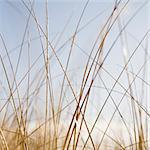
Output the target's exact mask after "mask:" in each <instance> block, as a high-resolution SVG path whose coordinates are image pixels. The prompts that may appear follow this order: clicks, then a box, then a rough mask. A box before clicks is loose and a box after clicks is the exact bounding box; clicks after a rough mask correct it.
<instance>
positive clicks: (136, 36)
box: [0, 0, 150, 126]
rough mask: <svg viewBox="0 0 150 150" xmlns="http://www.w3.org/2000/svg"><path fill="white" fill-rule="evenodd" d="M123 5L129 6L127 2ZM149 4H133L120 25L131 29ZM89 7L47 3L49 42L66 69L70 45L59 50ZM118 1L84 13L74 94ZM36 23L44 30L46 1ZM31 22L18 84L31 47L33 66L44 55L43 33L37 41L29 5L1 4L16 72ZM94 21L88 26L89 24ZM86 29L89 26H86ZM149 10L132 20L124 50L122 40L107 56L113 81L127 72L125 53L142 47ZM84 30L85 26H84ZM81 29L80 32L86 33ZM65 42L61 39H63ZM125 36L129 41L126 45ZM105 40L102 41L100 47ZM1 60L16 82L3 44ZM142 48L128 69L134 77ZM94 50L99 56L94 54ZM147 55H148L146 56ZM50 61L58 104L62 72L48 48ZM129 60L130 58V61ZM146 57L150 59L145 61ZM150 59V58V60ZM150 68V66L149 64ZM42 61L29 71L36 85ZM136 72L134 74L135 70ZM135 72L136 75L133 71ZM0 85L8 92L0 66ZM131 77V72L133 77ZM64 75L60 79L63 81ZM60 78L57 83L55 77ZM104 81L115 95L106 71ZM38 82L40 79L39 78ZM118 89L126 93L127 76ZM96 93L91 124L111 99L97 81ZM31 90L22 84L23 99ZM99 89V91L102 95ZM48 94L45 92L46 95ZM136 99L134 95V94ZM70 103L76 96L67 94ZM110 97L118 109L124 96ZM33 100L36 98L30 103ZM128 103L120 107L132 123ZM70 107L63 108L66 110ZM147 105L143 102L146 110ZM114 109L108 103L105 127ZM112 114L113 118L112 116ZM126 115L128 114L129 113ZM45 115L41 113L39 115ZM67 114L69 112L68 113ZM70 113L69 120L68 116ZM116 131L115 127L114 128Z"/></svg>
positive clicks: (94, 4)
mask: <svg viewBox="0 0 150 150" xmlns="http://www.w3.org/2000/svg"><path fill="white" fill-rule="evenodd" d="M124 2H125V1H124ZM124 2H123V3H121V5H122V6H123V5H124ZM145 2H146V1H143V0H135V1H132V2H129V4H128V6H127V8H126V9H125V10H124V12H123V13H122V14H121V16H120V18H119V20H120V22H121V24H122V26H123V25H125V24H126V23H128V20H130V18H131V17H132V16H133V14H134V13H135V12H136V11H137V10H138V9H139V8H140V7H141V6H142V5H143V4H144V3H145ZM25 3H26V4H27V6H29V7H30V5H29V3H28V1H27V0H26V1H25ZM85 3H86V1H85V0H83V1H81V0H77V1H75V0H56V1H54V0H49V1H48V30H49V33H48V35H49V41H51V43H52V45H53V46H54V47H55V48H56V50H58V53H57V54H58V57H59V59H60V60H61V62H62V64H63V65H65V64H66V61H67V57H68V53H69V49H70V46H71V42H68V43H67V44H66V45H65V46H64V47H63V48H61V46H62V45H63V43H65V41H66V40H67V39H68V38H69V37H71V36H72V35H73V33H74V32H75V30H76V26H77V23H78V21H79V18H80V16H81V13H82V10H83V8H84V6H85ZM114 3H115V1H113V0H105V1H104V0H99V1H98V0H91V1H90V2H89V4H88V6H87V8H86V9H85V12H84V14H83V17H82V19H81V22H80V24H79V30H80V29H81V31H80V32H79V33H78V34H77V36H76V40H75V45H74V47H73V51H72V55H71V61H70V63H69V68H68V70H71V71H70V72H68V76H69V78H70V80H71V83H72V85H73V87H74V89H75V91H76V92H77V93H78V92H79V88H78V87H79V85H80V84H81V79H82V75H83V71H84V67H85V64H86V62H87V59H88V56H87V55H88V54H89V53H90V51H91V48H92V46H93V43H94V41H95V40H96V37H97V35H98V33H99V32H100V30H101V29H102V27H103V25H104V24H105V22H106V20H107V18H108V17H109V16H110V14H111V12H112V10H113V6H114ZM33 8H34V11H35V14H36V17H37V20H38V22H39V24H40V25H41V27H42V28H43V29H44V30H45V3H44V2H43V1H42V0H37V1H35V4H34V6H33ZM93 18H94V19H93ZM28 19H29V23H28V27H27V33H26V35H25V39H24V43H25V44H24V45H23V47H22V54H21V59H20V62H19V68H18V71H17V76H16V78H17V81H18V82H19V81H20V80H21V79H22V77H23V76H24V74H25V73H26V72H27V71H28V59H29V58H28V46H29V45H28V43H30V48H29V53H30V63H31V64H33V63H34V61H35V60H36V59H37V58H38V57H39V56H40V55H41V52H42V48H41V44H40V38H39V36H41V39H42V41H43V42H44V36H43V34H42V33H41V32H40V34H41V35H39V33H38V30H37V26H36V23H35V20H34V19H33V17H32V16H30V17H29V12H28V10H27V8H26V7H25V5H24V4H23V3H22V1H21V0H0V34H1V35H2V37H3V39H4V41H5V44H6V46H7V49H8V51H9V54H10V58H11V61H12V64H13V66H14V69H15V68H16V65H17V61H18V56H19V51H20V47H21V43H22V39H23V36H24V31H25V28H26V26H27V20H28ZM91 19H93V20H92V21H91V22H90V23H89V21H90V20H91ZM87 23H88V25H86V24H87ZM149 23H150V22H149V4H147V5H146V6H145V7H143V8H142V9H140V11H138V13H137V14H136V16H135V17H134V18H133V20H132V21H131V22H130V23H129V24H128V25H127V27H126V29H125V32H123V44H121V40H122V39H121V38H119V39H118V40H117V42H116V44H115V45H114V46H113V48H112V50H111V52H110V54H109V56H108V57H107V59H106V61H105V63H104V67H105V69H106V70H108V71H109V72H110V74H111V75H113V76H114V77H116V78H117V77H118V76H119V74H120V72H121V70H122V68H123V66H124V57H123V53H126V52H124V51H128V52H129V53H128V54H129V56H130V55H131V54H132V53H133V51H134V50H135V48H136V47H137V46H138V43H139V41H140V40H141V39H142V37H143V36H144V35H145V33H146V32H147V30H148V29H149V28H150V24H149ZM85 25H86V26H85ZM84 26H85V28H84V29H82V27H84ZM119 31H120V30H119V21H117V22H116V23H115V24H114V26H113V28H112V30H111V31H110V33H109V35H108V37H107V39H106V42H105V45H104V54H103V55H104V56H105V55H106V54H107V52H108V50H109V49H110V48H111V46H112V44H113V42H114V40H115V39H116V38H117V36H118V34H119ZM61 33H63V34H62V36H60V34H61ZM125 36H126V39H125ZM100 41H101V39H99V42H100ZM147 41H148V43H149V39H148V38H147ZM142 45H143V47H145V45H146V40H144V42H143V43H142ZM0 47H1V48H0V55H1V56H2V58H3V60H4V62H5V64H6V68H7V71H8V74H9V78H10V80H11V81H12V79H13V77H12V72H11V67H10V64H9V63H8V58H7V57H6V51H5V48H4V45H3V43H2V41H1V40H0ZM97 47H98V44H97V45H96V48H97ZM143 47H141V46H140V47H139V48H138V50H137V52H136V53H135V55H134V57H133V58H132V59H131V64H130V67H129V70H130V71H133V72H134V73H137V72H138V70H139V69H140V67H141V66H142V65H143V63H144V54H145V52H144V50H143ZM96 48H95V50H96ZM148 51H149V50H148ZM49 55H50V56H51V55H52V59H50V62H51V70H52V78H53V86H54V93H56V95H55V97H56V98H55V100H56V104H57V98H58V97H59V94H58V95H57V93H59V92H60V89H59V86H60V82H61V81H62V77H63V76H62V70H61V68H60V66H59V64H58V62H57V60H56V58H55V56H54V55H53V52H52V50H51V48H50V47H49ZM129 56H127V57H128V58H129ZM147 56H148V55H147ZM148 57H149V56H148ZM148 64H149V62H148ZM43 65H44V61H43V57H42V56H41V57H40V58H39V60H38V61H37V62H36V65H34V67H33V68H32V69H31V77H30V78H31V79H34V78H35V77H36V76H37V72H38V71H39V69H40V68H41V67H43ZM132 66H133V68H132ZM132 69H133V70H132ZM0 72H1V76H0V82H1V84H2V85H3V86H4V87H5V88H6V89H8V85H7V81H6V77H5V75H4V71H3V68H2V66H1V65H0ZM130 74H131V72H130ZM59 75H61V76H59ZM148 75H149V72H148V71H147V82H148V81H149V80H150V79H149V77H148ZM57 76H58V77H57ZM101 77H102V79H103V80H104V81H105V84H106V86H107V87H108V88H109V89H111V87H112V86H113V84H114V80H113V79H112V78H111V77H110V76H109V75H108V74H107V73H106V72H104V71H101ZM139 77H141V78H142V72H141V73H140V74H139ZM37 78H40V77H37ZM119 81H120V83H121V84H123V85H124V86H125V87H128V82H127V76H126V73H124V74H123V75H122V77H121V78H120V80H119ZM141 83H142V82H141V81H140V79H137V80H136V86H137V95H138V97H140V94H141ZM149 83H150V82H149ZM35 85H36V83H35V84H33V86H32V87H31V91H32V90H34V87H35ZM65 86H66V87H67V86H68V83H67V82H65ZM94 86H95V88H93V89H92V94H91V97H90V102H89V108H88V111H87V112H88V113H87V116H88V117H89V118H90V120H91V122H92V121H93V120H94V119H95V116H96V115H97V113H98V110H99V108H100V107H101V106H102V104H103V102H104V100H105V98H106V97H107V96H108V93H107V91H106V90H104V89H103V88H100V87H103V84H102V82H101V81H99V80H96V81H95V82H94ZM26 88H27V78H26V79H25V80H23V82H22V84H21V85H20V89H19V90H20V93H21V96H23V95H24V94H25V90H24V89H26ZM148 88H149V87H147V85H145V89H148ZM100 89H101V90H100ZM114 89H115V90H116V91H120V92H121V93H122V92H124V90H123V89H122V88H121V87H120V86H119V85H116V87H115V88H114ZM43 90H44V89H43ZM43 90H41V93H40V94H39V97H38V98H37V99H39V100H40V102H38V103H40V105H41V107H43V108H44V100H43ZM135 95H136V93H135ZM7 96H8V93H5V92H4V91H3V89H2V88H1V89H0V97H1V99H5V98H7ZM144 96H145V97H146V96H147V97H149V94H147V93H145V95H144ZM66 97H67V99H68V101H71V100H72V98H73V95H72V94H71V91H70V90H68V92H67V95H66ZM112 97H114V98H115V101H116V103H119V101H120V99H121V97H122V94H119V93H116V92H113V93H112ZM32 99H33V100H34V97H33V98H32ZM126 99H128V98H126V97H125V98H124V101H123V102H122V104H121V106H120V107H121V108H120V109H121V111H122V112H123V114H124V116H125V118H128V117H129V113H128V112H129V109H128V108H127V107H128V100H126ZM1 103H2V104H4V101H3V100H2V101H1ZM67 103H68V102H67V101H66V102H64V105H65V104H67ZM144 104H145V102H143V105H144ZM74 105H75V103H74V104H73V105H72V107H71V108H70V112H69V113H70V114H71V113H72V110H73V109H74V107H73V106H74ZM114 109H115V107H114V104H113V103H112V101H111V99H110V98H109V101H108V104H107V105H106V108H105V109H104V111H103V113H102V116H103V117H102V118H101V119H103V118H105V120H106V121H104V122H103V123H102V126H104V125H103V124H105V123H107V122H108V121H107V118H108V120H109V118H110V116H111V114H112V113H113V111H114ZM108 110H109V112H110V113H108ZM127 110H128V111H127ZM40 111H41V112H42V110H40ZM65 113H66V112H65ZM69 113H68V114H69ZM116 120H117V121H118V120H119V119H118V115H116ZM113 126H115V125H113Z"/></svg>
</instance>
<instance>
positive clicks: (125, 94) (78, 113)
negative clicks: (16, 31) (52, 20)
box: [0, 0, 150, 150]
mask: <svg viewBox="0 0 150 150" xmlns="http://www.w3.org/2000/svg"><path fill="white" fill-rule="evenodd" d="M21 3H22V4H23V6H24V7H25V8H26V10H27V11H28V13H29V16H28V19H27V22H26V26H25V30H24V36H23V38H22V43H21V45H20V46H19V48H20V49H19V57H18V59H17V65H16V66H13V62H12V58H11V56H10V55H11V53H12V51H9V49H8V47H7V42H5V40H4V38H3V35H2V34H1V35H0V38H1V43H2V45H3V49H4V50H5V54H6V55H5V56H2V55H1V54H0V63H1V71H2V74H4V77H5V83H6V84H7V87H8V88H5V86H6V85H3V84H1V88H2V90H3V91H4V92H5V93H6V95H7V97H6V99H5V100H4V103H3V104H2V105H1V107H0V112H1V116H0V119H1V120H0V147H1V149H6V150H9V149H10V150H16V149H18V150H19V149H20V150H22V149H29V150H30V149H45V150H46V149H50V150H51V149H53V150H54V149H63V150H65V149H73V150H75V149H95V150H96V149H106V150H109V149H114V150H120V149H122V150H126V149H133V150H134V149H135V150H148V149H149V148H150V147H149V134H148V132H149V125H148V124H149V117H150V114H149V111H148V107H147V105H148V102H147V101H148V99H147V97H146V96H145V95H146V94H145V93H146V92H148V91H147V89H148V87H149V83H148V81H147V68H148V65H147V64H148V61H149V53H148V42H147V43H146V46H143V43H144V41H146V39H148V38H147V37H148V34H149V30H147V31H146V32H145V33H144V36H141V39H140V40H137V39H136V37H134V35H132V34H130V37H132V39H134V40H135V43H134V45H135V47H134V49H133V50H132V51H130V49H128V38H127V31H126V28H127V27H128V25H129V24H130V22H131V21H132V20H133V19H134V18H135V16H136V15H137V14H138V13H139V12H140V11H141V10H142V9H143V8H144V7H145V6H146V5H148V1H146V2H144V4H143V5H141V6H140V7H139V8H138V9H137V10H136V11H135V13H134V14H133V15H132V16H129V18H128V21H127V22H123V20H122V18H121V15H122V13H123V12H124V11H125V9H126V7H127V6H128V5H130V0H128V1H125V2H122V1H121V0H120V1H114V3H113V6H112V8H111V10H112V11H111V13H110V15H109V17H108V18H105V20H103V22H104V24H103V26H101V29H100V31H97V37H96V38H95V41H94V43H93V46H92V48H91V49H90V53H88V52H87V51H86V50H84V49H82V48H81V47H80V45H78V43H77V42H76V41H77V38H79V37H78V34H79V33H80V32H81V31H82V30H84V29H85V28H86V26H88V25H89V24H90V23H91V22H93V21H94V20H95V19H96V18H97V17H98V15H96V17H93V18H92V19H90V20H89V21H88V22H87V23H86V24H85V25H84V26H82V27H81V22H82V19H83V17H84V15H85V14H86V11H88V9H87V7H88V5H90V2H89V1H87V2H85V5H84V7H83V9H82V12H81V14H80V17H79V19H78V22H77V23H76V25H75V30H74V33H73V34H72V36H71V37H69V38H68V40H67V41H65V42H64V43H61V46H60V48H59V49H56V47H57V44H58V43H60V41H61V38H62V37H63V34H64V32H66V31H67V25H68V23H69V21H70V19H69V20H68V22H67V24H66V25H65V27H64V29H63V31H62V32H61V33H60V35H59V36H58V38H57V40H56V44H53V43H52V41H50V39H49V34H48V33H49V29H48V27H49V13H48V1H47V0H45V2H44V10H45V12H44V14H43V17H45V22H44V25H45V26H44V27H43V25H41V24H40V23H39V21H38V17H37V16H36V12H35V10H34V4H35V3H36V1H29V2H28V3H27V2H26V1H24V0H21ZM100 14H101V13H100ZM100 14H99V15H100ZM30 18H32V19H33V21H34V22H35V24H36V29H37V32H38V37H39V44H40V45H41V54H40V55H39V56H38V57H37V58H36V59H35V60H34V61H33V62H32V63H31V61H32V58H31V51H33V50H32V49H31V48H32V40H30V38H29V35H30V32H29V31H28V25H29V21H30ZM115 25H118V29H119V32H118V33H116V35H117V36H116V35H115V36H114V37H115V38H114V39H113V42H112V43H111V42H110V45H109V48H108V47H107V45H106V44H109V41H108V39H109V38H108V37H109V36H110V34H111V31H112V30H113V27H114V26H115ZM91 32H92V31H91ZM113 34H115V33H113ZM25 38H27V41H25ZM54 40H55V39H54ZM119 40H120V41H121V42H120V43H121V47H122V48H123V51H122V56H123V57H122V58H118V57H117V54H116V58H114V59H122V60H123V61H122V62H123V63H124V66H123V67H121V71H120V72H119V75H118V76H114V75H113V74H111V72H110V70H108V69H107V68H106V67H105V65H104V63H105V62H106V61H107V60H108V57H109V55H110V53H112V49H113V48H114V46H115V44H116V43H117V42H118V41H119ZM68 42H69V43H70V48H69V51H68V53H67V59H66V60H65V62H66V63H65V65H64V63H62V60H61V58H60V57H59V51H60V50H61V49H63V48H65V46H66V44H67V43H68ZM24 44H27V47H26V49H24V48H23V46H24ZM75 47H77V48H78V49H80V51H81V52H82V53H84V55H86V56H87V59H86V60H85V61H84V62H85V64H84V65H83V66H80V68H74V69H70V68H69V65H70V63H71V61H72V60H73V57H74V55H73V50H74V49H75ZM139 48H141V49H142V50H143V51H144V57H143V62H141V63H140V64H141V66H140V67H139V68H138V70H137V71H136V72H135V71H134V64H133V63H132V59H133V57H134V56H135V55H136V54H137V52H138V50H139ZM49 49H50V50H51V53H50V51H49ZM141 49H140V50H141ZM24 50H26V52H27V56H26V60H25V61H26V63H27V68H28V69H27V71H26V73H24V74H23V76H22V77H21V80H18V77H17V75H18V72H19V71H18V68H19V66H20V61H21V55H22V52H23V51H24ZM113 52H114V51H113ZM35 53H36V50H35ZM114 53H115V52H114ZM41 57H42V58H43V60H42V61H41V60H40V58H41ZM53 57H54V58H55V60H56V62H57V65H56V64H55V63H54V62H53V61H52V58H53ZM4 59H7V60H8V61H7V64H6V63H5V60H4ZM78 59H83V58H82V56H81V57H80V56H79V58H78ZM39 60H40V61H41V63H43V66H42V67H40V68H39V69H38V71H37V72H36V74H35V75H34V77H33V75H32V73H33V72H32V70H33V68H34V66H36V65H37V62H38V61H39ZM137 61H138V60H137ZM52 65H56V67H58V70H61V71H60V73H59V74H58V75H57V76H55V77H52V74H53V71H54V70H53V67H52ZM8 66H10V70H8ZM37 68H38V65H37ZM55 70H57V68H55ZM78 70H82V74H80V79H81V83H80V84H77V85H76V86H75V85H74V84H75V82H73V78H74V76H76V74H75V72H77V74H78ZM9 72H11V77H10V75H9V74H10V73H9ZM70 72H73V73H74V74H73V76H71V77H70ZM103 73H105V74H107V76H109V78H110V79H111V80H112V83H113V85H112V87H111V88H110V87H108V84H107V83H106V82H107V81H106V80H107V77H106V78H105V80H104V79H103V77H102V74H103ZM141 73H142V75H143V76H142V77H141V76H140V74H141ZM123 75H124V76H125V79H124V81H126V83H125V85H124V83H122V82H121V80H120V79H121V78H122V76H123ZM60 76H61V77H62V78H60V79H58V78H59V77H60ZM56 79H58V80H57V81H56ZM137 79H138V80H139V82H140V83H142V84H141V87H140V88H138V87H137V82H135V81H136V80H137ZM24 80H25V81H26V84H25V87H24V91H23V92H24V93H25V94H24V96H23V97H22V94H21V90H20V85H21V84H22V82H23V81H24ZM55 82H56V83H55ZM99 83H100V84H99ZM112 83H110V84H112ZM56 84H57V85H59V86H57V88H58V89H56ZM116 86H119V89H120V90H116V88H115V87H116ZM94 89H97V90H98V92H103V91H105V94H104V95H106V97H103V101H102V102H103V103H102V104H101V105H98V104H97V102H96V101H95V100H94V98H93V95H97V92H94ZM139 89H141V91H140V92H141V93H140V94H139ZM41 93H42V94H41ZM67 93H70V94H67ZM113 93H116V94H119V95H120V96H121V97H119V101H118V96H116V97H115V96H114V95H113ZM41 95H42V96H41ZM70 95H71V96H70ZM41 97H42V98H41ZM70 97H71V98H70ZM41 99H42V100H43V101H42V102H41V101H39V100H41ZM91 99H92V101H91ZM125 99H126V100H127V105H125V106H124V107H128V108H127V109H125V110H126V111H127V112H123V111H122V110H121V108H120V105H121V104H122V102H123V101H125ZM99 100H101V97H99ZM108 102H109V103H108ZM91 106H92V107H94V110H93V111H95V113H94V115H93V114H92V113H91V114H90V110H89V109H91ZM111 107H112V108H113V111H112V110H111V109H110V108H111ZM105 108H107V111H106V112H105V113H106V114H107V113H108V116H110V117H108V118H107V117H104V118H103V111H104V110H105ZM109 109H110V110H109ZM126 113H127V116H128V117H125V114H126ZM116 115H117V116H118V118H119V121H118V122H117V121H116V123H115V124H114V122H115V121H114V117H115V116H116ZM106 116H107V115H106ZM89 118H90V119H89ZM102 120H105V123H104V122H102ZM120 122H121V123H120ZM113 124H114V128H112V126H113ZM112 133H114V136H112Z"/></svg>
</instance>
